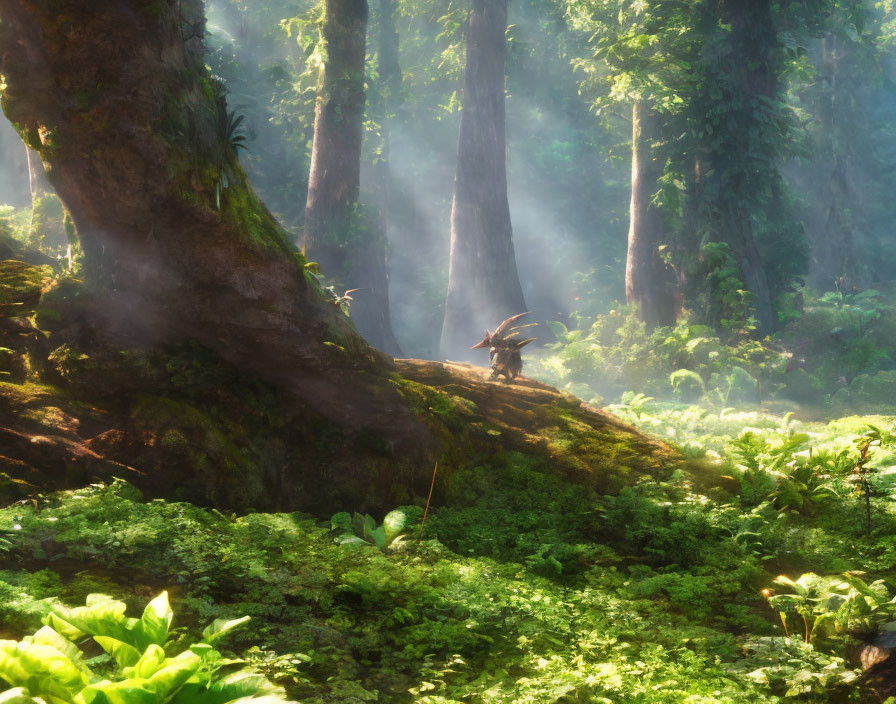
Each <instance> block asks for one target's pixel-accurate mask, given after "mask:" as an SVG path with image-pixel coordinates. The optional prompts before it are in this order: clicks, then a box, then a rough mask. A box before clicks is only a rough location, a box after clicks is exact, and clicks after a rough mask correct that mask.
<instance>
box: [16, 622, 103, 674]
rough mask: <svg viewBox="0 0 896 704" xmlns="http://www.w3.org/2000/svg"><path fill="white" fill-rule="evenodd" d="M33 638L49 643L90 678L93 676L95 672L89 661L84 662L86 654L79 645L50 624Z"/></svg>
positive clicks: (44, 643) (38, 641)
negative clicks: (88, 665) (88, 663)
mask: <svg viewBox="0 0 896 704" xmlns="http://www.w3.org/2000/svg"><path fill="white" fill-rule="evenodd" d="M31 638H32V641H33V642H34V643H38V644H40V645H49V646H50V647H51V648H55V649H56V650H58V651H59V652H60V653H62V654H63V655H65V656H66V657H67V658H68V659H69V660H71V661H72V663H73V664H74V665H75V667H77V668H78V669H79V670H81V672H83V673H84V674H85V675H87V677H88V678H91V677H93V673H92V672H91V671H90V668H89V667H87V663H86V662H84V655H83V653H82V652H81V651H80V650H79V649H78V646H77V645H75V644H74V643H72V642H71V641H70V640H68V639H67V638H63V637H62V636H61V635H59V634H58V633H57V632H56V631H54V630H53V629H52V628H50V627H49V626H44V627H43V628H41V629H40V630H39V631H38V632H37V633H35V634H34V635H33V636H32V637H31Z"/></svg>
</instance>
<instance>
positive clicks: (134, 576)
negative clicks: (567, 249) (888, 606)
mask: <svg viewBox="0 0 896 704" xmlns="http://www.w3.org/2000/svg"><path fill="white" fill-rule="evenodd" d="M641 411H642V413H641V418H640V420H642V421H644V425H645V426H647V427H650V428H651V430H661V429H660V428H658V427H657V425H656V424H655V423H647V422H646V418H645V416H647V415H648V414H646V412H644V409H643V408H642V409H641ZM623 412H625V411H624V409H623ZM676 413H680V414H684V413H686V411H684V410H679V411H676ZM692 413H696V411H692ZM633 415H634V414H633ZM651 418H654V419H657V418H662V421H663V422H665V423H668V424H669V426H670V427H672V424H673V420H672V417H671V416H668V417H667V416H651ZM632 419H633V420H639V418H637V417H633V418H632ZM759 420H760V419H758V418H757V419H756V423H755V425H756V426H757V429H756V431H755V432H756V434H757V435H758V436H761V437H770V438H772V439H774V438H775V437H779V436H781V434H782V433H785V434H786V433H787V432H792V428H791V429H789V430H782V420H781V419H777V420H776V421H767V420H765V421H763V422H759ZM744 421H745V419H744V418H738V419H737V420H736V421H735V420H734V419H732V418H728V419H727V420H726V418H725V417H722V418H720V419H719V420H718V423H717V424H716V423H715V422H712V423H710V422H708V421H707V420H706V417H705V415H704V416H703V417H702V422H703V423H704V425H699V424H698V422H697V421H693V422H692V423H691V425H688V426H687V427H688V432H693V433H696V432H697V430H699V429H703V430H705V433H704V435H705V437H704V436H700V437H701V440H700V441H699V442H700V443H702V444H703V445H705V446H710V445H711V444H712V442H716V443H717V444H718V447H719V450H718V451H719V452H724V451H726V447H725V446H724V443H723V441H722V440H721V436H722V435H723V434H729V435H731V434H732V428H729V427H728V426H729V425H730V424H732V423H734V424H735V425H737V424H738V423H740V427H741V428H742V427H743V425H744ZM657 422H659V420H657ZM682 422H684V421H682ZM688 422H691V421H688ZM790 423H792V421H791V422H790ZM790 423H789V424H788V427H789V425H790ZM860 425H861V424H860V423H859V421H858V420H855V421H851V420H850V421H841V422H839V424H832V425H830V426H825V427H826V428H827V429H828V431H829V433H830V437H831V438H832V442H833V438H834V436H842V435H844V434H848V433H849V432H852V431H855V432H858V431H859V430H860ZM682 427H685V426H682ZM716 433H718V435H716ZM733 434H734V435H735V436H737V434H738V432H734V433H733ZM710 439H712V440H710ZM695 442H697V441H696V440H695ZM729 449H730V448H729ZM765 449H766V454H769V453H772V451H771V450H769V448H768V447H766V448H765ZM694 452H695V454H697V452H696V449H695V450H694ZM772 454H773V453H772ZM873 454H874V456H875V457H876V461H877V462H878V463H881V462H884V458H885V456H886V451H885V450H884V449H875V450H874V452H873ZM756 457H758V458H759V459H758V460H757V462H758V461H762V462H764V461H765V460H764V459H762V458H763V457H765V455H763V454H762V453H761V452H759V451H757V453H756ZM727 471H731V472H732V474H733V475H736V477H737V478H738V480H739V482H740V483H741V486H747V480H746V479H745V476H746V475H745V473H744V472H745V470H744V469H743V468H742V467H738V466H737V465H734V464H731V465H729V466H728V467H727ZM761 471H763V472H765V471H767V470H766V469H763V470H761ZM879 479H880V477H879V476H878V475H875V481H878V480H879ZM844 481H845V480H844ZM847 486H848V484H844V487H847ZM443 489H444V491H445V497H446V502H447V503H448V505H450V506H451V508H441V509H439V510H436V511H435V512H430V516H429V518H428V520H427V523H426V526H425V533H424V536H423V539H420V537H419V536H420V527H419V523H417V524H413V522H412V524H411V525H409V526H405V527H404V528H403V530H404V531H405V532H406V533H407V534H408V535H407V537H406V538H405V539H404V540H402V541H395V543H394V544H392V545H389V544H388V543H387V542H384V541H380V542H382V543H383V544H382V545H380V548H381V549H377V547H375V546H374V545H369V544H364V541H346V540H345V539H344V535H345V530H346V529H345V528H344V527H343V528H342V529H341V530H340V527H339V525H337V528H336V530H332V529H331V523H330V522H329V521H327V522H323V523H322V522H320V521H318V520H317V519H315V518H313V517H310V516H308V515H305V514H298V513H294V514H258V513H256V514H252V513H250V514H248V515H244V516H239V517H238V516H233V515H231V516H226V515H223V514H221V513H219V512H217V511H215V510H208V509H203V508H199V507H196V506H193V505H190V504H186V503H172V502H167V501H163V500H153V501H145V500H144V499H143V498H142V496H141V495H140V493H139V491H138V490H137V489H135V488H134V487H132V486H130V485H128V484H126V483H124V482H116V483H113V484H112V485H108V486H106V485H94V486H91V487H88V488H85V489H82V490H78V491H69V492H61V493H57V494H52V495H46V496H42V497H39V498H37V499H35V500H28V501H24V502H20V503H17V504H14V505H12V506H9V507H7V508H4V509H0V529H5V530H8V531H9V533H4V534H3V535H4V539H5V542H0V551H2V552H0V557H2V558H3V559H2V561H0V568H2V569H0V637H2V638H14V639H21V638H22V637H23V636H24V635H26V634H28V633H31V632H33V631H34V630H35V629H36V628H38V627H39V626H40V614H41V613H42V612H43V610H42V608H41V607H40V606H38V605H36V604H35V603H34V602H35V600H40V599H45V598H48V597H59V598H60V599H61V600H62V601H63V602H65V603H68V604H70V605H77V604H81V603H83V602H84V599H85V598H86V597H87V595H88V594H91V593H97V592H101V593H104V594H109V595H111V596H113V597H116V598H119V599H122V600H124V601H125V602H127V603H128V605H129V608H130V609H131V610H132V611H135V612H137V613H139V612H140V610H142V609H143V607H144V606H145V605H146V603H147V602H148V601H149V599H150V598H152V597H153V596H154V595H155V594H157V593H159V591H161V590H162V589H167V590H168V591H169V592H170V594H171V598H172V603H173V605H174V607H175V612H176V613H177V620H176V621H175V624H174V630H173V632H172V634H173V637H174V638H175V639H180V641H182V642H183V643H189V642H193V641H195V640H196V639H197V638H198V637H199V635H200V632H201V629H202V627H203V626H204V625H205V624H207V623H209V622H211V621H213V620H215V619H222V618H223V619H235V618H239V617H242V616H245V615H248V616H250V617H251V618H252V621H251V622H250V624H249V625H248V626H246V627H245V628H244V629H243V630H241V631H240V632H239V634H238V635H237V636H236V637H234V638H232V639H231V641H230V642H229V644H228V645H229V647H230V648H232V650H233V653H235V654H241V657H243V658H245V659H246V660H247V661H248V662H247V664H248V665H250V666H254V667H257V668H259V669H261V670H262V671H263V672H264V673H265V674H267V675H268V676H269V677H270V678H271V679H272V680H273V681H274V682H275V683H277V684H278V685H282V686H284V687H285V688H286V691H287V693H288V695H289V697H290V698H291V699H296V700H298V701H301V702H306V703H317V702H320V703H323V702H365V701H377V702H419V703H420V704H430V703H432V704H435V703H437V702H438V703H442V704H444V703H446V702H461V701H462V702H490V703H491V702H515V703H516V702H519V703H522V702H777V701H785V700H788V699H795V700H799V701H810V702H830V701H859V700H860V699H861V697H863V696H864V695H865V693H863V692H862V690H861V689H860V687H859V685H858V684H857V680H856V674H857V671H856V669H855V668H856V667H857V663H855V662H852V661H850V660H849V659H848V658H847V655H848V653H849V652H851V648H852V650H854V648H853V647H852V646H854V643H853V642H852V639H851V637H850V636H849V635H848V631H844V632H843V633H840V634H838V635H836V637H831V638H827V639H824V640H817V641H816V640H812V639H810V640H811V641H812V642H810V643H805V642H803V641H804V638H803V637H802V635H801V634H800V633H799V632H798V629H797V627H796V626H795V625H794V624H795V623H796V621H794V620H793V616H791V617H790V625H791V635H792V637H790V638H787V637H785V635H784V631H783V628H782V625H781V620H779V614H778V613H777V611H776V609H777V608H779V607H778V606H775V608H772V606H771V605H770V603H769V602H767V601H766V599H765V598H764V596H763V595H762V593H761V592H762V590H763V589H765V588H772V589H779V590H780V589H781V587H780V585H781V584H782V582H779V583H778V584H777V585H776V584H775V583H774V579H775V577H776V575H778V574H782V573H783V574H786V575H790V576H791V577H792V578H793V579H794V580H795V579H796V578H797V577H798V576H799V574H800V573H802V572H807V571H812V572H816V573H818V574H822V575H833V574H836V573H843V572H846V571H850V570H864V571H867V572H869V573H870V574H869V575H868V576H867V577H866V581H869V582H870V577H873V576H877V575H878V574H884V573H887V572H891V571H892V570H893V568H894V566H896V545H894V544H893V541H892V538H891V536H892V535H893V533H894V531H896V519H894V516H893V515H892V514H891V512H890V505H889V494H888V493H887V491H886V487H885V484H884V483H880V482H879V483H878V484H876V485H875V492H874V494H873V496H872V509H873V522H872V527H871V531H870V533H869V532H866V525H865V520H864V519H865V513H864V508H863V505H862V502H861V501H860V500H859V499H858V498H856V497H855V496H854V495H852V494H850V493H849V492H847V491H845V490H844V491H841V492H840V493H839V494H835V493H828V494H825V495H824V497H822V496H821V495H820V494H819V495H818V496H816V497H811V499H810V504H811V505H812V506H816V505H817V506H819V507H822V506H823V507H824V510H803V511H795V510H791V509H785V510H781V508H780V507H779V506H777V505H776V497H775V496H774V494H773V492H774V488H772V489H770V490H769V492H768V494H767V495H765V496H763V495H761V492H759V490H758V489H756V490H755V491H753V493H750V492H747V491H744V492H742V493H740V494H737V493H732V494H726V493H723V492H722V491H721V490H720V489H718V488H714V489H706V490H702V489H700V488H698V487H697V486H695V485H694V483H693V480H692V479H689V478H687V477H686V476H685V475H684V474H681V475H675V476H673V477H672V478H671V479H670V480H669V481H668V482H665V483H663V482H657V481H655V480H654V479H649V478H646V477H645V478H644V480H643V481H641V482H639V483H637V484H636V485H635V486H633V487H631V488H629V489H625V490H623V491H622V492H620V493H619V494H618V495H615V496H601V495H598V494H596V493H594V492H592V491H589V490H587V489H584V488H583V487H581V486H574V485H571V484H568V483H566V482H565V481H564V480H563V479H561V478H558V477H551V476H547V475H544V474H542V473H539V472H537V471H534V469H533V467H532V466H531V464H530V462H529V461H528V460H527V459H526V458H525V457H524V456H522V455H517V456H514V457H513V458H512V461H510V462H508V463H507V465H506V467H505V468H503V469H501V470H494V469H489V470H486V469H470V470H466V471H464V472H459V473H457V474H456V475H455V476H454V477H453V478H452V480H451V482H450V484H449V485H448V486H445V487H443ZM754 489H755V487H754ZM346 508H349V509H350V508H351V507H346ZM406 514H407V515H409V516H419V515H420V511H419V509H416V510H408V511H406ZM341 518H343V519H344V518H345V516H344V515H343V516H341ZM417 521H419V518H417ZM368 522H370V523H371V530H373V526H374V525H375V524H374V523H372V522H371V521H368ZM336 523H337V524H340V523H341V521H336ZM369 542H376V541H369ZM377 544H379V543H377ZM880 588H881V589H883V590H884V591H883V593H884V594H886V587H884V586H881V587H880ZM779 602H781V600H780V599H779V600H778V602H774V604H778V603H779ZM883 611H884V610H882V613H883ZM787 618H788V617H787V616H786V615H785V619H784V621H785V623H787V622H788V621H787ZM846 625H847V626H848V625H849V624H846ZM225 655H226V653H225Z"/></svg>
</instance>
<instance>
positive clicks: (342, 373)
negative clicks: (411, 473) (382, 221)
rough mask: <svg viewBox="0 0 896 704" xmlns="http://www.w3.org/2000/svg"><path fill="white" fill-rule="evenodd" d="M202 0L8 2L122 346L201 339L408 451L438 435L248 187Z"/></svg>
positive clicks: (23, 95) (104, 312) (91, 270)
mask: <svg viewBox="0 0 896 704" xmlns="http://www.w3.org/2000/svg"><path fill="white" fill-rule="evenodd" d="M204 32H205V23H204V14H203V5H202V2H201V1H198V0H114V1H112V0H95V1H94V2H90V3H84V2H79V1H76V0H56V1H54V2H52V3H47V2H42V1H39V0H0V73H2V75H3V76H4V78H5V81H6V84H7V85H6V87H5V89H4V90H3V95H2V105H3V110H4V111H5V113H6V114H7V116H8V117H9V118H10V120H11V121H12V122H13V123H14V124H15V125H16V126H17V127H18V128H19V130H20V132H21V134H22V136H23V138H24V140H25V142H26V143H27V144H29V145H30V146H32V147H35V148H37V149H38V150H39V151H40V154H41V157H42V159H43V161H44V163H46V164H47V165H48V173H49V177H50V181H51V183H52V185H53V187H54V188H55V190H56V192H57V193H58V194H59V196H60V197H61V199H62V200H63V202H64V203H65V205H66V206H67V208H68V209H69V211H70V213H71V215H72V217H73V219H74V221H75V224H76V226H77V228H78V231H79V233H80V236H81V242H82V245H83V248H84V251H85V255H86V259H87V263H88V274H89V277H90V279H91V281H92V285H93V286H94V287H95V288H96V289H97V290H98V292H99V294H100V295H98V296H96V297H95V299H96V301H97V304H96V305H95V307H94V308H93V309H92V310H91V319H92V320H93V322H94V326H95V328H96V331H95V332H96V334H97V335H98V336H102V337H103V339H104V340H107V341H109V342H111V343H112V344H115V345H119V346H122V347H124V346H130V345H141V344H143V345H145V344H162V343H177V342H180V341H183V340H187V339H195V340H198V341H199V342H200V343H202V344H203V345H204V346H206V347H208V348H210V349H211V350H213V351H214V352H216V353H217V354H218V355H220V357H221V358H223V359H224V360H226V361H228V362H230V363H232V364H234V365H236V366H237V367H239V368H241V369H245V370H249V371H252V372H255V373H257V374H258V375H260V376H261V377H262V378H264V379H266V380H268V381H270V382H273V383H275V384H277V385H279V386H281V387H284V388H286V389H288V390H289V391H291V392H292V393H293V394H294V395H295V396H297V397H298V398H299V399H300V400H301V401H302V402H304V403H305V404H306V405H307V406H308V407H309V408H310V409H312V410H313V411H314V412H316V413H318V414H320V415H322V416H323V417H324V418H326V419H328V421H329V422H331V423H334V424H338V425H339V426H341V427H343V428H347V429H350V430H353V431H370V432H373V433H374V434H376V435H377V436H378V437H380V438H381V440H382V441H383V442H384V443H385V444H386V445H388V446H389V447H391V448H393V450H398V449H399V448H402V447H406V448H412V447H420V446H421V443H423V444H425V443H426V440H425V436H426V432H425V431H423V430H421V426H420V424H419V423H417V422H416V420H415V418H414V416H413V415H412V414H411V413H410V412H409V411H408V410H407V408H406V406H405V403H404V402H403V400H402V399H401V398H400V397H399V396H398V394H397V393H395V392H394V391H393V389H392V386H391V385H390V383H389V382H388V380H387V377H388V375H389V374H390V373H391V371H392V370H391V363H390V360H388V358H386V357H384V356H382V355H380V354H378V353H376V351H375V350H373V349H372V348H370V347H369V346H368V345H367V344H366V343H365V341H364V340H363V339H362V338H361V337H360V336H359V335H358V334H357V332H356V331H355V330H354V329H353V327H352V326H351V324H350V322H349V320H348V319H347V318H346V317H345V316H344V315H343V314H342V313H341V312H340V310H339V308H338V306H336V305H334V302H333V300H332V298H330V297H329V296H328V295H326V293H325V292H323V291H322V290H321V288H320V287H319V285H318V284H317V282H316V279H315V278H314V277H312V276H309V275H308V274H307V273H306V271H305V270H304V266H303V265H304V261H303V259H302V257H301V256H300V255H299V253H298V252H297V251H296V250H295V248H294V247H293V246H292V245H291V244H289V243H288V240H287V237H286V235H285V233H284V232H283V231H282V230H281V228H280V227H279V226H278V224H277V223H276V222H275V220H274V219H273V217H272V216H271V215H270V213H269V212H268V210H267V209H266V208H265V207H264V205H263V204H262V203H261V202H259V200H258V199H257V197H256V196H255V194H254V193H253V192H252V190H251V188H250V187H249V185H248V183H247V181H246V177H245V174H244V172H243V170H242V169H241V167H240V165H239V163H238V160H237V158H236V155H235V151H234V149H233V147H232V145H231V144H230V143H229V142H230V138H231V137H232V126H233V120H232V115H229V114H228V112H227V109H226V105H225V101H224V98H223V90H222V88H221V87H220V86H219V85H218V84H216V83H215V82H214V81H213V80H212V79H211V78H210V77H209V75H208V72H207V70H206V68H205V65H204V58H203V52H204V50H203V45H202V37H203V35H204Z"/></svg>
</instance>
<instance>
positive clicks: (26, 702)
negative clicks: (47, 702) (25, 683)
mask: <svg viewBox="0 0 896 704" xmlns="http://www.w3.org/2000/svg"><path fill="white" fill-rule="evenodd" d="M0 704H44V701H43V700H42V699H35V698H34V697H32V696H31V695H30V694H29V693H28V690H27V689H25V688H24V687H15V688H14V689H7V690H6V691H5V692H0Z"/></svg>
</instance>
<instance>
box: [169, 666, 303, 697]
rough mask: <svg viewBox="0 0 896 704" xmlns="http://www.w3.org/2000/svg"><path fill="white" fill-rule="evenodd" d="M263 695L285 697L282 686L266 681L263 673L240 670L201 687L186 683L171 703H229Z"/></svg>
mask: <svg viewBox="0 0 896 704" xmlns="http://www.w3.org/2000/svg"><path fill="white" fill-rule="evenodd" d="M263 697H265V698H267V697H270V698H271V700H272V701H277V702H280V701H282V700H283V699H284V698H285V693H284V690H283V688H282V687H277V686H276V685H274V684H272V683H271V682H269V681H268V679H267V678H266V677H264V675H260V674H257V673H252V672H247V671H241V672H236V673H234V674H232V675H229V676H228V677H226V678H224V679H222V680H219V681H217V682H213V683H211V684H210V685H209V686H208V687H203V686H201V685H198V684H196V683H193V682H190V683H188V684H186V685H185V686H184V687H183V688H182V689H181V690H180V691H179V692H178V693H177V695H176V696H175V697H174V699H173V700H172V704H229V703H230V702H236V701H244V700H245V701H249V700H251V701H253V702H258V701H260V700H261V699H262V698H263Z"/></svg>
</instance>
